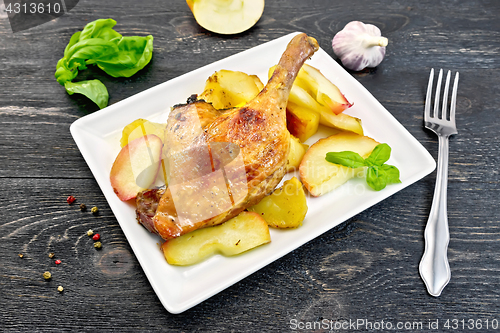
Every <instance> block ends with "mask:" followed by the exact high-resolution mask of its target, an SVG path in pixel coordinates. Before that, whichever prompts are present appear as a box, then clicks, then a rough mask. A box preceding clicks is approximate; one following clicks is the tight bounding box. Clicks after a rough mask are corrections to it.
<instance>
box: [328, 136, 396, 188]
mask: <svg viewBox="0 0 500 333" xmlns="http://www.w3.org/2000/svg"><path fill="white" fill-rule="evenodd" d="M390 156H391V147H390V146H389V145H388V144H387V143H382V144H379V145H377V146H376V147H375V148H374V149H373V151H372V153H371V154H370V156H368V158H366V159H364V158H363V157H361V156H360V155H359V154H358V153H355V152H353V151H342V152H330V153H327V154H326V158H325V159H326V160H327V161H328V162H331V163H335V164H340V165H343V166H345V167H348V168H361V167H365V166H366V167H368V169H367V171H366V182H367V183H368V185H370V187H371V188H373V189H374V190H375V191H380V190H382V189H384V188H385V187H386V185H388V184H394V183H401V180H399V170H398V168H396V167H395V166H393V165H389V164H385V162H387V160H388V159H389V157H390Z"/></svg>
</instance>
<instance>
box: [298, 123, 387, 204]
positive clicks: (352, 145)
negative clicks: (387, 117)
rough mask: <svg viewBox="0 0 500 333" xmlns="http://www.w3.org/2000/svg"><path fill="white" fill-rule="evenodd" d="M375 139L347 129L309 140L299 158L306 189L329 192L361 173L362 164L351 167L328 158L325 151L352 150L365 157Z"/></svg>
mask: <svg viewBox="0 0 500 333" xmlns="http://www.w3.org/2000/svg"><path fill="white" fill-rule="evenodd" d="M378 144H379V143H378V142H377V141H375V140H373V139H372V138H369V137H367V136H362V135H359V134H356V133H351V132H340V133H338V134H334V135H332V136H329V137H328V138H325V139H320V140H318V142H316V143H315V144H313V145H312V146H311V147H310V148H309V149H308V150H307V152H306V154H305V155H304V158H302V162H300V166H299V172H300V179H301V180H302V182H303V183H304V186H305V187H306V188H307V190H308V191H309V193H311V194H312V195H313V196H315V197H317V196H320V195H323V194H325V193H327V192H330V191H332V190H334V189H336V188H337V187H339V186H340V185H342V184H344V183H345V182H347V181H348V180H349V179H351V178H353V177H356V176H361V175H364V172H365V168H364V167H363V168H357V169H352V168H348V167H345V166H341V165H338V164H334V163H330V162H328V161H327V160H326V159H325V157H326V153H328V152H341V151H353V152H356V153H358V154H359V155H361V156H362V157H363V158H367V157H368V156H369V155H370V154H371V152H372V150H373V149H374V148H375V147H376V146H377V145H378Z"/></svg>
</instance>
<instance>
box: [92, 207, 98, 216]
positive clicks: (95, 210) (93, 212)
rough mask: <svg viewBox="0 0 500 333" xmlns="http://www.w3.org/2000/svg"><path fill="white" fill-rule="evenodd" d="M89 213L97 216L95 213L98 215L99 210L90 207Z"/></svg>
mask: <svg viewBox="0 0 500 333" xmlns="http://www.w3.org/2000/svg"><path fill="white" fill-rule="evenodd" d="M90 211H91V212H92V214H94V215H97V213H99V208H97V207H96V206H94V207H92V209H91V210H90Z"/></svg>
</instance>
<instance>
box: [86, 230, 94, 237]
mask: <svg viewBox="0 0 500 333" xmlns="http://www.w3.org/2000/svg"><path fill="white" fill-rule="evenodd" d="M93 234H94V231H93V230H92V229H89V231H87V236H89V237H90V236H92V235H93Z"/></svg>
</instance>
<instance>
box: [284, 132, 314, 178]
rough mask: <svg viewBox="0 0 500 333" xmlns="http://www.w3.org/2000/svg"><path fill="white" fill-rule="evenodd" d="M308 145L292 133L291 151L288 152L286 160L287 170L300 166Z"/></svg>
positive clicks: (293, 169)
mask: <svg viewBox="0 0 500 333" xmlns="http://www.w3.org/2000/svg"><path fill="white" fill-rule="evenodd" d="M307 148H309V146H308V145H305V144H303V143H300V140H299V139H297V138H296V137H294V136H293V135H290V152H289V153H288V158H287V162H286V171H287V172H290V171H295V170H297V169H298V168H299V165H300V161H302V157H304V155H305V153H306V150H307Z"/></svg>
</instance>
